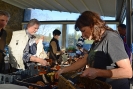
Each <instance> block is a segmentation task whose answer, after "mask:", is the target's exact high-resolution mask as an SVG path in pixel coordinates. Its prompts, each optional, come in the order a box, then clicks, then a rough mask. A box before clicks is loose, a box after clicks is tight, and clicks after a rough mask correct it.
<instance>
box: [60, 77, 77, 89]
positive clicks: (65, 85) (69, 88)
mask: <svg viewBox="0 0 133 89" xmlns="http://www.w3.org/2000/svg"><path fill="white" fill-rule="evenodd" d="M58 89H76V88H75V87H74V86H73V85H72V84H71V83H70V82H69V81H67V80H66V79H65V78H64V77H63V76H60V77H59V82H58Z"/></svg>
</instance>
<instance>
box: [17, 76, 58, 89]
mask: <svg viewBox="0 0 133 89" xmlns="http://www.w3.org/2000/svg"><path fill="white" fill-rule="evenodd" d="M45 77H46V80H47V81H48V83H46V81H44V79H43V75H36V76H33V77H30V78H26V79H23V80H15V84H17V85H21V86H26V87H29V89H30V87H32V88H31V89H56V87H52V86H51V83H52V82H51V78H50V77H49V76H47V75H45ZM38 81H41V82H43V83H44V84H45V86H40V85H37V84H36V82H38Z"/></svg>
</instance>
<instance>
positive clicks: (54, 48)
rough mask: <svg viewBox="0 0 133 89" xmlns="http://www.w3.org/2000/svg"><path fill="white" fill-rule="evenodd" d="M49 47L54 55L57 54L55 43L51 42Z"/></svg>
mask: <svg viewBox="0 0 133 89" xmlns="http://www.w3.org/2000/svg"><path fill="white" fill-rule="evenodd" d="M51 46H52V50H53V53H54V54H56V53H57V45H56V43H55V41H52V42H51Z"/></svg>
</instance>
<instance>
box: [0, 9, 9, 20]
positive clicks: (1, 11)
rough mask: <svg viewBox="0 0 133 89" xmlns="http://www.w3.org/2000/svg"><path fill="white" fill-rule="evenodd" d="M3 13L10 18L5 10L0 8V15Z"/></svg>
mask: <svg viewBox="0 0 133 89" xmlns="http://www.w3.org/2000/svg"><path fill="white" fill-rule="evenodd" d="M1 15H5V16H7V17H8V18H9V19H10V14H9V13H8V12H7V11H3V10H0V16H1Z"/></svg>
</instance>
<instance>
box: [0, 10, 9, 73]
mask: <svg viewBox="0 0 133 89" xmlns="http://www.w3.org/2000/svg"><path fill="white" fill-rule="evenodd" d="M9 19H10V14H9V13H8V12H6V11H2V10H0V72H2V67H3V66H4V55H3V51H4V48H5V45H6V36H7V33H6V31H5V30H4V27H5V26H6V25H7V23H8V21H9Z"/></svg>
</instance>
